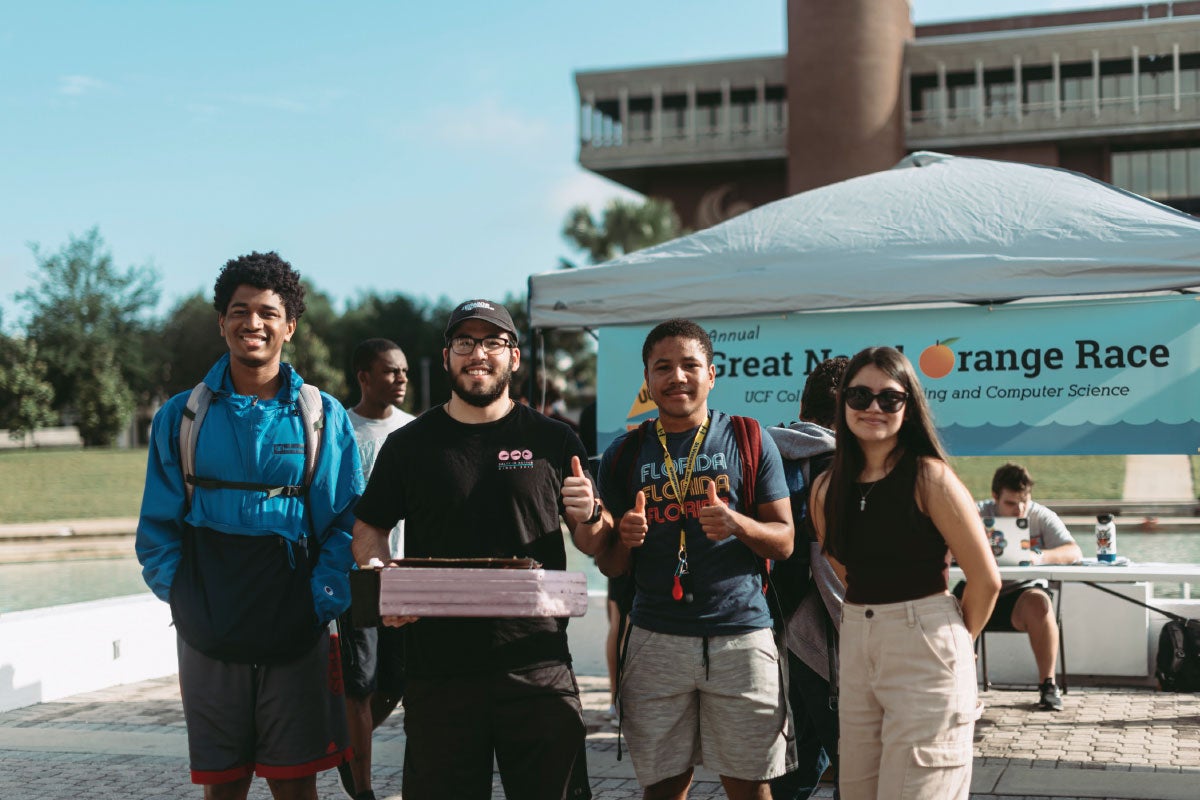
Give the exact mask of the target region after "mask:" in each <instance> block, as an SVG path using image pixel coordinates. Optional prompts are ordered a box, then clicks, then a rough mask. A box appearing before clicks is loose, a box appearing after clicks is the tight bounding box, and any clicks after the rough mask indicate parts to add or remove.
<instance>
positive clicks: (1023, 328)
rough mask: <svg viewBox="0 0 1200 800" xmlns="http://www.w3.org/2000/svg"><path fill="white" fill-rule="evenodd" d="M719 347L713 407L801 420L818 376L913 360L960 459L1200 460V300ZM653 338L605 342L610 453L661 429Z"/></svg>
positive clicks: (1045, 308) (637, 332) (1030, 306)
mask: <svg viewBox="0 0 1200 800" xmlns="http://www.w3.org/2000/svg"><path fill="white" fill-rule="evenodd" d="M696 322H697V323H698V324H700V325H701V326H702V327H703V328H704V329H705V330H706V331H708V333H709V336H710V337H712V341H713V350H714V353H713V364H714V366H715V367H716V374H717V378H716V385H715V387H714V388H713V390H712V393H711V394H710V395H709V407H710V408H716V409H720V410H721V411H724V412H726V413H730V414H743V415H746V416H752V417H755V418H757V419H758V420H759V421H760V422H761V423H763V424H764V425H778V424H781V423H786V422H789V421H791V420H794V419H796V418H797V414H798V410H799V404H800V393H801V390H802V389H803V388H804V381H805V378H806V376H807V375H808V373H809V372H810V371H811V370H812V368H813V367H814V366H815V365H816V364H818V363H820V362H821V361H822V360H823V359H826V358H830V357H832V356H839V355H844V356H852V355H854V354H855V353H856V352H858V351H859V350H861V349H863V348H864V347H870V346H876V345H889V346H892V347H896V348H898V349H900V350H902V351H903V352H904V353H905V355H907V356H908V358H909V360H910V361H912V363H913V366H914V368H916V371H917V375H918V377H919V378H920V380H921V385H922V388H923V390H924V393H925V396H926V398H927V399H928V401H929V406H930V409H931V410H932V412H933V417H934V421H935V422H936V424H937V426H938V429H939V430H940V432H941V434H942V437H943V441H944V442H945V444H946V446H947V448H948V449H949V450H950V452H951V453H953V454H955V455H1067V454H1102V453H1112V454H1121V453H1126V454H1130V453H1188V454H1194V453H1196V452H1197V450H1198V447H1200V298H1198V297H1196V296H1193V295H1178V296H1170V297H1150V298H1146V297H1142V298H1120V299H1088V300H1073V301H1064V302H1056V303H1019V304H1005V305H992V306H969V307H958V306H956V307H953V308H928V307H926V308H919V309H907V310H887V311H839V312H811V313H803V314H789V315H783V316H771V317H761V318H757V317H739V318H736V319H703V318H696ZM652 327H653V326H652V325H640V326H620V327H609V328H604V329H602V330H601V332H600V356H599V367H598V369H599V378H598V383H599V387H600V389H599V397H598V401H597V431H598V435H597V441H598V445H599V447H600V448H601V449H602V450H603V448H604V447H606V446H607V445H608V444H609V443H610V442H611V441H612V440H613V439H614V438H616V436H617V435H619V434H620V433H621V432H622V431H625V430H627V429H629V428H630V427H633V426H635V425H637V424H638V423H639V422H641V421H642V420H644V419H647V418H649V417H653V416H655V415H656V408H655V405H654V401H653V400H652V399H651V398H650V396H649V394H648V392H647V390H646V386H645V383H644V380H643V371H642V362H641V351H642V342H643V340H644V339H645V337H646V334H647V333H648V332H649V331H650V329H651V328H652Z"/></svg>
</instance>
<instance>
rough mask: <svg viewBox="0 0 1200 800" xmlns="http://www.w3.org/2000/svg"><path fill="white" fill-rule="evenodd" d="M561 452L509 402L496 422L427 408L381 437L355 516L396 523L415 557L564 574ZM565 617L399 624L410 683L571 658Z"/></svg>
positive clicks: (569, 439)
mask: <svg viewBox="0 0 1200 800" xmlns="http://www.w3.org/2000/svg"><path fill="white" fill-rule="evenodd" d="M571 456H579V460H580V462H581V463H582V464H584V465H585V468H586V465H587V455H586V453H585V452H584V449H583V444H582V443H581V442H580V441H579V437H578V436H577V435H576V434H575V432H574V431H572V430H571V429H570V428H569V427H568V426H566V425H564V424H563V423H561V422H556V421H554V420H551V419H548V418H546V417H545V416H543V415H541V414H539V413H538V412H536V411H534V410H533V409H531V408H529V407H528V406H524V405H521V404H517V405H516V406H515V407H514V408H513V410H512V411H510V412H509V413H508V414H507V415H505V416H504V418H503V419H500V420H497V421H496V422H488V423H483V424H478V425H469V424H465V423H461V422H457V421H455V420H454V419H452V418H451V417H450V415H449V414H447V413H446V411H445V408H444V407H438V408H433V409H431V410H429V411H428V412H426V413H425V414H423V415H422V416H421V417H419V418H418V419H417V420H415V421H414V422H410V423H409V424H408V425H405V426H404V427H403V428H400V429H399V430H397V431H396V432H394V433H392V434H391V435H390V436H388V438H387V441H386V442H385V443H384V445H383V448H382V449H381V450H380V451H379V456H378V458H377V459H376V461H375V468H374V470H373V471H372V473H371V480H370V482H369V483H368V484H367V489H366V491H365V492H364V493H363V496H362V499H361V500H359V502H358V505H357V506H356V507H355V509H354V515H355V516H356V517H358V518H359V519H361V520H362V521H363V522H366V523H368V524H370V525H374V526H376V527H378V528H383V529H385V530H390V529H391V528H392V527H393V526H394V525H395V524H396V522H397V521H399V520H401V519H403V520H405V528H404V531H405V533H404V540H405V546H404V554H405V556H409V557H414V558H480V557H509V556H522V557H525V556H527V557H530V558H534V559H537V560H538V561H540V562H541V563H542V564H543V566H545V568H546V569H565V568H566V565H567V554H566V550H565V549H564V547H563V537H562V533H561V528H560V527H559V519H560V515H561V513H562V495H561V491H562V483H563V478H564V477H565V476H567V475H570V474H571ZM566 625H567V621H566V619H549V618H531V619H447V618H427V619H422V620H420V621H418V622H416V623H413V624H411V625H408V626H406V628H405V629H406V630H407V631H408V664H407V669H408V673H409V674H410V675H412V676H414V677H435V676H438V675H448V674H459V675H461V674H464V673H471V672H507V671H514V670H523V669H530V668H534V667H538V666H544V665H549V664H565V663H569V662H570V659H571V657H570V653H569V652H568V651H567V636H566Z"/></svg>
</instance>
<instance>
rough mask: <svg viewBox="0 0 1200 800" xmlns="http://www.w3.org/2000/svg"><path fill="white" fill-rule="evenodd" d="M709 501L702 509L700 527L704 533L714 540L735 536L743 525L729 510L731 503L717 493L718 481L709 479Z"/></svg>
mask: <svg viewBox="0 0 1200 800" xmlns="http://www.w3.org/2000/svg"><path fill="white" fill-rule="evenodd" d="M707 489H708V491H707V494H708V503H707V505H705V506H704V507H703V508H701V509H700V514H699V516H700V527H701V528H702V529H704V535H705V536H707V537H708V538H709V539H711V540H712V541H714V542H719V541H721V540H722V539H728V538H729V537H730V536H735V535H736V534H737V532H738V531H739V530H741V527H740V526H739V525H738V521H737V516H736V515H735V514H734V513H733V512H732V511H730V510H729V504H728V503H727V502H726V501H725V500H723V499H721V497H720V496H719V495H718V494H717V482H716V481H713V480H710V481H708V487H707Z"/></svg>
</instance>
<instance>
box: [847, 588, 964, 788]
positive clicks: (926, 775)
mask: <svg viewBox="0 0 1200 800" xmlns="http://www.w3.org/2000/svg"><path fill="white" fill-rule="evenodd" d="M841 633H842V638H841V648H840V651H839V652H840V655H841V671H840V679H841V680H840V683H841V692H840V699H839V722H840V725H841V739H840V742H839V747H838V750H839V753H840V758H841V767H840V773H839V774H840V779H839V785H840V788H841V794H842V798H843V800H884V798H888V799H890V798H896V799H897V800H910V799H911V800H918V799H919V800H931V799H932V798H938V800H952V799H957V800H967V794H968V790H969V789H970V786H971V758H972V735H973V733H974V730H975V720H976V719H978V717H979V713H980V711H981V710H982V707H981V706H979V707H977V697H976V685H975V653H974V647H973V645H972V642H971V635H970V633H968V632H967V629H966V626H965V625H963V620H962V613H961V611H960V610H959V605H958V601H957V600H956V599H955V598H954V597H952V596H951V595H949V594H940V595H931V596H929V597H924V598H921V599H920V600H913V601H909V602H903V603H888V604H884V605H875V606H871V605H853V604H850V603H847V604H846V606H845V609H844V611H843V617H842V632H841Z"/></svg>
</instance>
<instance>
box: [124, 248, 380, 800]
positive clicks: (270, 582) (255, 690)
mask: <svg viewBox="0 0 1200 800" xmlns="http://www.w3.org/2000/svg"><path fill="white" fill-rule="evenodd" d="M213 305H214V306H215V308H216V310H217V321H218V324H219V327H220V332H221V335H222V336H223V337H224V339H225V342H226V344H227V345H228V346H229V353H228V354H227V355H224V356H222V357H221V358H220V360H218V361H217V363H216V364H215V365H214V366H213V368H212V369H211V370H209V373H208V375H207V376H205V378H204V384H205V385H206V386H207V387H208V390H209V391H211V400H210V401H209V402H208V403H207V404H206V410H205V412H204V413H203V414H201V413H196V412H195V411H194V410H193V409H188V408H187V406H188V400H189V396H190V395H191V394H192V393H191V392H184V393H182V394H179V395H176V396H175V397H172V398H171V399H170V400H168V401H167V403H166V405H164V406H163V407H162V408H161V409H160V410H159V412H158V413H157V414H156V415H155V417H154V424H153V427H152V431H151V442H150V452H149V458H148V465H147V468H146V489H145V493H144V495H143V497H142V511H141V518H140V520H139V522H138V531H137V554H138V560H139V561H140V562H141V564H142V574H143V577H144V578H145V580H146V583H147V584H148V585H149V586H150V588H151V590H152V591H153V592H154V593H155V594H156V595H157V596H158V597H159V598H160V599H162V600H164V601H167V602H169V603H170V604H171V613H172V617H173V619H174V622H175V627H176V630H177V632H178V652H179V687H180V693H181V695H182V698H183V708H184V715H185V717H186V720H187V730H188V749H189V753H190V761H191V771H192V781H193V782H194V783H198V784H203V785H204V796H205V798H206V800H227V799H228V798H234V799H236V800H242V799H243V798H245V797H246V795H247V793H248V791H249V788H250V780H251V777H252V776H253V774H254V773H256V772H257V773H258V774H259V775H261V776H262V777H264V778H266V779H267V783H268V785H269V786H270V788H271V793H272V795H273V796H274V797H275V798H277V799H278V800H285V799H286V800H291V799H292V798H295V800H301V799H303V800H316V797H317V793H316V773H318V772H320V771H322V770H326V769H332V768H333V767H336V766H337V765H338V764H341V763H342V762H343V761H344V760H345V759H346V758H347V756H348V750H349V748H348V746H347V739H346V717H345V713H346V712H345V704H344V699H343V696H342V682H341V676H340V671H339V666H338V664H339V662H338V659H337V658H336V650H332V651H331V649H330V642H329V634H328V628H327V624H328V623H329V621H330V620H332V619H333V618H335V617H336V616H337V615H338V614H339V613H341V612H342V611H344V610H345V609H346V608H347V607H348V605H349V603H350V588H349V581H348V578H347V573H348V571H349V569H350V567H351V565H352V564H353V557H352V556H351V554H350V541H351V540H350V529H351V526H352V525H353V517H352V516H351V513H350V512H351V509H352V508H353V506H354V503H355V502H356V501H357V500H358V496H359V494H360V493H361V491H362V485H363V480H362V471H361V469H360V466H359V457H358V449H357V446H356V444H355V439H354V431H353V430H352V428H351V426H350V421H349V419H348V418H347V416H346V412H345V411H344V410H343V408H342V406H341V404H339V403H338V402H336V401H335V400H334V399H333V398H331V397H330V396H329V395H326V394H324V393H321V394H320V406H321V410H320V422H319V423H317V424H316V425H314V423H312V422H310V424H308V425H306V424H305V419H306V417H305V415H304V414H303V413H302V403H301V394H302V390H301V387H302V385H303V383H304V381H303V379H302V378H301V377H300V376H299V375H298V374H296V372H295V370H294V369H292V367H291V366H290V365H289V364H286V363H282V362H281V361H280V352H281V351H282V348H283V345H284V343H285V342H287V341H289V340H290V339H291V338H292V335H293V334H294V333H295V331H296V323H297V321H298V320H299V318H300V315H301V314H303V313H304V308H305V306H304V288H303V287H302V286H301V284H300V275H299V273H297V272H295V271H294V270H293V269H292V268H291V265H289V264H288V263H287V262H286V261H284V260H283V259H281V258H280V257H279V256H278V255H276V254H275V253H265V254H263V253H252V254H250V255H247V256H242V257H241V258H237V259H234V260H232V261H230V262H228V263H227V264H226V265H225V267H224V269H222V271H221V274H220V275H219V277H218V278H217V282H216V286H215V291H214V303H213ZM185 414H186V415H188V416H189V418H194V419H195V420H196V422H198V423H199V424H198V438H196V445H195V450H194V458H193V459H191V460H190V463H189V459H187V458H186V457H184V456H183V455H181V446H180V439H181V436H180V426H181V423H182V421H183V418H184V416H185ZM318 425H319V427H320V428H321V430H320V432H319V434H318V433H315V432H314V430H313V429H312V428H313V427H316V426H318ZM309 437H315V438H313V439H312V440H311V441H312V442H316V443H319V447H318V448H317V450H316V455H315V464H314V468H313V469H312V471H311V478H310V479H308V477H309V476H306V471H307V470H306V464H307V463H308V461H309V458H310V456H309V452H310V450H311V446H310V444H309V442H310V438H309ZM185 446H186V440H185ZM189 468H190V471H189ZM185 471H189V475H188V476H187V478H186V480H185V475H184V473H185Z"/></svg>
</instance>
